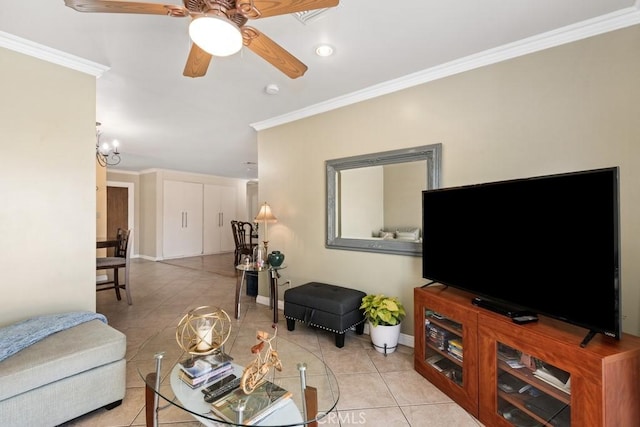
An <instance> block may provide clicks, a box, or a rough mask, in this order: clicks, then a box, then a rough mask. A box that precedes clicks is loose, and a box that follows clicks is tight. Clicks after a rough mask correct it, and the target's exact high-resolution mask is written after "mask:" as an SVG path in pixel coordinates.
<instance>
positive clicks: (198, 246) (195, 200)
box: [163, 181, 203, 258]
mask: <svg viewBox="0 0 640 427" xmlns="http://www.w3.org/2000/svg"><path fill="white" fill-rule="evenodd" d="M202 191H203V190H202V184H197V183H192V182H181V181H164V209H163V212H164V219H163V257H164V258H176V257H186V256H195V255H201V254H202V249H203V248H202V228H203V224H202V215H203V213H202V209H203V201H202V200H203V199H202Z"/></svg>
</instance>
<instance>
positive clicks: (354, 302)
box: [284, 282, 366, 348]
mask: <svg viewBox="0 0 640 427" xmlns="http://www.w3.org/2000/svg"><path fill="white" fill-rule="evenodd" d="M365 295H366V293H364V292H362V291H358V290H355V289H350V288H345V287H342V286H336V285H329V284H326V283H318V282H310V283H305V284H304V285H301V286H297V287H295V288H291V289H287V290H286V291H285V292H284V317H285V318H286V319H287V329H288V330H290V331H293V330H294V329H295V322H296V321H298V322H304V323H306V324H307V325H310V326H315V327H318V328H321V329H325V330H327V331H331V332H333V333H334V334H335V341H336V347H340V348H342V347H344V334H345V332H346V331H348V330H349V329H351V328H352V327H354V326H355V327H356V333H357V334H358V335H362V333H363V332H364V313H363V311H362V310H360V305H361V304H362V298H363V297H364V296H365Z"/></svg>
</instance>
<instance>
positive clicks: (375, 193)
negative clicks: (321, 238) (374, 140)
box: [325, 144, 442, 256]
mask: <svg viewBox="0 0 640 427" xmlns="http://www.w3.org/2000/svg"><path fill="white" fill-rule="evenodd" d="M441 158H442V144H432V145H424V146H420V147H412V148H405V149H400V150H392V151H385V152H380V153H372V154H364V155H360V156H353V157H346V158H342V159H334V160H327V161H326V162H325V163H326V169H327V170H326V173H327V240H326V247H327V248H329V249H344V250H353V251H365V252H379V253H388V254H397V255H410V256H422V191H423V190H429V189H434V188H439V187H440V167H441Z"/></svg>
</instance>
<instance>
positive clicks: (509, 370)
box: [496, 342, 571, 427]
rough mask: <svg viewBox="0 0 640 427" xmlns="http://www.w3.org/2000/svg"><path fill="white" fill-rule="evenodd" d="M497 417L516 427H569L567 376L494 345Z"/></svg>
mask: <svg viewBox="0 0 640 427" xmlns="http://www.w3.org/2000/svg"><path fill="white" fill-rule="evenodd" d="M497 357H498V360H497V367H498V370H497V378H496V380H497V388H498V390H497V396H498V413H499V414H500V415H501V416H502V417H503V418H504V419H505V420H507V421H508V422H509V423H510V424H511V425H514V426H519V427H536V426H544V425H550V426H556V427H569V426H571V406H570V403H571V376H570V374H569V373H568V372H566V371H563V370H562V369H559V368H557V367H555V366H553V365H551V364H550V363H547V362H545V361H544V360H541V359H538V358H535V357H532V356H530V355H528V354H526V353H524V352H522V351H519V350H518V349H515V348H512V347H509V346H507V345H505V344H502V343H500V342H498V343H497Z"/></svg>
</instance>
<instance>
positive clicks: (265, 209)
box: [254, 202, 278, 223]
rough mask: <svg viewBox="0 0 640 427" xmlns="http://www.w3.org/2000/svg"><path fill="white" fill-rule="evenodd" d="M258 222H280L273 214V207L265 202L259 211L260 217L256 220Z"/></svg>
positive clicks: (257, 216)
mask: <svg viewBox="0 0 640 427" xmlns="http://www.w3.org/2000/svg"><path fill="white" fill-rule="evenodd" d="M254 220H255V221H256V222H259V221H261V222H264V223H267V222H278V218H276V217H275V215H274V214H273V213H272V212H271V206H269V205H268V204H267V202H264V204H263V205H262V206H260V211H258V215H256V217H255V218H254Z"/></svg>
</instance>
